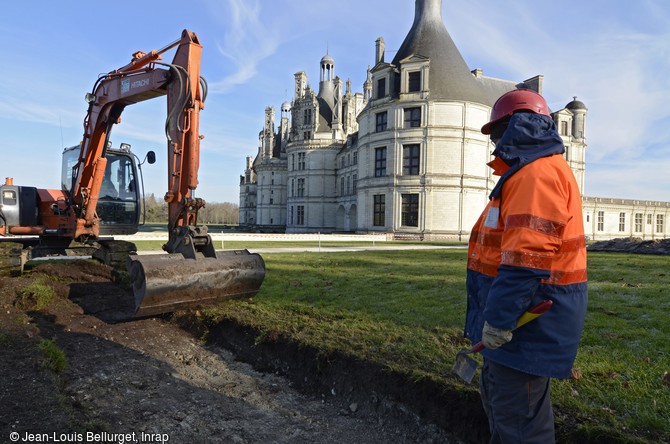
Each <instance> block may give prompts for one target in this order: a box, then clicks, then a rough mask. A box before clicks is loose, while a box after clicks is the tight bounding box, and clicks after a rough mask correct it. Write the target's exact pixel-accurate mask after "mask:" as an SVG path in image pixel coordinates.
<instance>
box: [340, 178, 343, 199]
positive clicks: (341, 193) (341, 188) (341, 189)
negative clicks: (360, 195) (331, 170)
mask: <svg viewBox="0 0 670 444" xmlns="http://www.w3.org/2000/svg"><path fill="white" fill-rule="evenodd" d="M340 196H344V177H340Z"/></svg>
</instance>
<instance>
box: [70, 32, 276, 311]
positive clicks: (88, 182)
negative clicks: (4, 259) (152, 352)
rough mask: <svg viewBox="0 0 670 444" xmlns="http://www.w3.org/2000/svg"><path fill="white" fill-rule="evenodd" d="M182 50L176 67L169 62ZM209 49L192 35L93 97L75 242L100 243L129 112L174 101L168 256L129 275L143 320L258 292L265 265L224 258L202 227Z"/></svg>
mask: <svg viewBox="0 0 670 444" xmlns="http://www.w3.org/2000/svg"><path fill="white" fill-rule="evenodd" d="M173 48H176V52H175V55H174V58H173V60H172V62H171V63H164V62H160V60H161V59H162V55H163V54H164V53H165V52H166V51H168V50H171V49H173ZM201 55H202V46H201V45H200V42H199V39H198V37H197V35H196V34H195V33H193V32H190V31H188V30H184V31H183V32H182V35H181V38H180V39H179V40H177V41H175V42H173V43H171V44H169V45H167V46H166V47H164V48H163V49H161V50H158V51H156V50H154V51H150V52H148V53H145V52H136V53H135V54H133V59H132V60H131V62H130V63H129V64H127V65H125V66H123V67H121V68H119V69H117V70H115V71H111V72H109V73H107V74H105V75H103V76H101V77H100V78H99V79H98V81H97V82H96V84H95V86H94V88H93V90H92V92H91V93H90V94H87V100H88V102H89V108H88V113H87V115H86V119H85V121H84V136H83V141H82V144H81V150H80V154H79V161H78V162H77V163H76V165H75V167H74V168H73V173H72V177H73V186H72V189H71V194H70V196H71V198H70V206H71V208H73V214H74V218H75V219H76V221H75V222H74V224H73V225H74V227H75V228H74V233H73V237H74V238H75V239H78V238H86V237H93V238H96V237H97V236H98V235H99V227H100V222H101V220H100V217H99V215H98V212H97V203H98V199H99V197H100V190H101V186H102V182H103V179H104V174H105V170H106V166H107V158H106V150H107V147H108V142H109V136H110V133H111V130H112V127H113V125H114V124H117V123H119V122H120V120H121V113H122V112H123V110H124V109H125V107H126V106H128V105H131V104H134V103H137V102H141V101H144V100H149V99H153V98H155V97H160V96H167V118H166V122H165V135H166V138H167V159H168V161H167V163H168V165H167V183H168V186H167V192H166V194H165V201H166V202H167V205H168V215H167V216H168V226H167V229H168V242H167V243H166V244H165V245H164V246H163V249H164V250H165V251H166V252H167V253H168V254H152V255H131V256H129V257H128V260H127V269H128V272H129V275H130V278H131V282H132V287H133V293H134V296H135V305H136V306H135V309H136V313H135V316H147V315H154V314H158V313H162V312H168V311H174V310H175V309H180V308H189V307H191V306H194V305H202V304H203V303H208V304H209V303H211V302H214V301H219V300H222V299H228V298H233V297H242V296H252V295H253V294H255V293H256V292H258V290H259V288H260V286H261V284H262V282H263V278H264V275H265V265H264V263H263V259H262V258H261V257H260V256H259V255H258V254H252V253H249V252H248V251H246V250H241V251H232V252H216V251H215V250H214V247H213V244H212V240H211V237H210V236H209V235H208V233H207V227H206V226H198V225H197V224H198V211H199V209H200V208H202V207H204V206H205V201H204V200H202V199H199V198H196V197H195V196H194V192H195V190H196V188H197V186H198V170H199V167H200V140H201V139H202V138H203V136H201V135H200V133H199V125H200V111H201V110H202V109H203V108H204V103H205V98H206V95H207V83H206V82H205V80H204V79H203V78H202V77H201V76H200V59H201Z"/></svg>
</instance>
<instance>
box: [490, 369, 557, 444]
mask: <svg viewBox="0 0 670 444" xmlns="http://www.w3.org/2000/svg"><path fill="white" fill-rule="evenodd" d="M550 385H551V379H550V378H545V377H542V376H535V375H529V374H528V373H524V372H520V371H518V370H514V369H511V368H509V367H505V366H504V365H500V364H496V363H495V362H492V361H490V360H488V359H484V366H483V367H482V372H481V378H480V380H479V390H480V393H481V397H482V403H483V405H484V410H485V411H486V416H487V417H488V419H489V427H490V430H491V441H490V443H491V444H521V443H526V444H530V443H537V444H552V443H555V442H556V437H555V434H554V412H553V410H552V408H551V390H550Z"/></svg>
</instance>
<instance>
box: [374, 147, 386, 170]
mask: <svg viewBox="0 0 670 444" xmlns="http://www.w3.org/2000/svg"><path fill="white" fill-rule="evenodd" d="M383 176H386V148H385V147H384V148H375V177H383Z"/></svg>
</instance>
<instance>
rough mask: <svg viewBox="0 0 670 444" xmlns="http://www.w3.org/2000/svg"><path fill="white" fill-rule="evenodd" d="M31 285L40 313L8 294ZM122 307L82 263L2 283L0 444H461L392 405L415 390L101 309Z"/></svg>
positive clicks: (478, 433) (246, 340) (245, 342)
mask: <svg viewBox="0 0 670 444" xmlns="http://www.w3.org/2000/svg"><path fill="white" fill-rule="evenodd" d="M36 281H37V282H40V281H41V282H44V283H45V284H48V285H49V286H51V287H52V288H53V289H54V290H55V292H56V296H55V298H53V299H52V300H51V302H49V304H48V305H47V306H46V307H44V308H40V309H36V308H38V302H39V301H38V297H37V296H35V297H31V295H30V294H28V295H26V294H25V293H23V297H19V296H18V294H19V293H18V291H19V290H20V289H22V288H25V287H26V286H27V285H28V284H29V283H31V282H36ZM131 299H132V296H131V295H130V293H129V292H128V291H126V290H124V288H123V287H122V286H120V285H117V284H116V283H114V278H113V273H112V270H111V269H110V268H109V267H106V266H103V265H101V264H97V263H94V262H91V261H78V262H69V261H68V262H62V263H57V264H54V263H45V264H43V265H40V266H39V267H37V268H36V269H34V270H33V271H32V272H31V273H29V274H27V275H24V276H22V277H2V278H0V374H1V375H2V377H1V379H0V381H1V383H0V442H10V441H9V438H10V434H11V433H12V432H17V433H19V436H20V440H19V441H18V442H22V439H23V437H24V436H25V434H26V433H32V434H37V433H42V434H47V436H48V437H49V438H50V439H51V441H50V442H54V438H56V439H58V438H61V442H63V441H65V440H63V439H62V438H63V434H67V437H69V441H70V442H86V440H85V439H86V438H87V436H86V433H87V432H91V433H98V435H97V436H98V438H101V439H103V440H102V441H98V442H121V439H120V437H119V436H115V435H113V434H132V433H134V434H135V435H134V436H133V438H134V439H135V440H136V442H143V441H142V438H149V437H151V438H154V441H157V438H161V437H169V441H170V442H188V443H219V442H220V443H261V442H262V443H273V442H276V443H416V442H426V443H431V442H433V443H438V442H439V443H443V442H447V443H448V442H461V441H459V440H457V439H456V438H454V436H452V435H451V434H449V433H447V432H445V431H444V429H442V428H440V427H438V426H436V425H434V424H433V423H431V422H429V421H427V420H426V419H425V418H429V419H430V418H431V416H435V415H437V413H436V412H435V411H434V410H435V406H428V407H425V408H423V409H422V408H421V405H420V403H419V402H418V401H417V402H416V403H412V402H410V403H409V405H406V404H403V403H401V402H398V401H397V398H396V397H395V396H394V390H395V392H402V391H413V390H418V392H417V393H416V396H414V399H417V400H418V399H420V397H421V396H422V392H424V391H430V390H432V389H433V388H432V387H430V386H429V385H428V386H416V387H409V386H406V384H405V382H406V381H402V380H400V379H393V378H392V377H389V378H382V379H383V380H384V381H385V382H383V383H380V380H377V378H375V377H374V375H376V374H379V372H380V369H377V368H374V367H373V366H370V364H366V363H359V365H352V363H351V362H349V361H348V360H346V359H343V358H341V357H337V356H331V357H317V356H312V355H310V353H305V354H304V355H303V356H302V360H303V361H304V362H303V365H299V366H295V363H296V362H297V361H299V359H300V356H297V353H299V351H296V350H297V349H296V348H295V347H289V346H288V345H287V344H286V343H285V342H282V341H281V340H278V341H275V342H273V343H267V344H261V345H259V344H254V339H253V332H249V331H247V330H245V329H244V328H240V327H239V326H236V325H232V324H222V325H220V326H217V327H216V328H215V329H214V330H212V331H211V332H210V334H209V340H208V342H207V343H203V342H202V341H201V340H200V339H199V334H200V331H199V328H200V324H199V323H198V322H197V318H196V317H195V315H194V314H183V315H181V316H172V317H169V318H168V317H162V318H149V319H141V320H135V321H131V322H114V321H116V320H118V318H117V317H116V315H117V314H115V313H116V312H114V311H113V310H111V307H112V303H114V304H118V303H119V301H121V302H122V303H123V304H131ZM43 340H53V342H54V344H55V345H56V346H57V347H58V348H59V349H60V350H62V351H63V352H64V353H65V356H66V359H67V366H66V367H65V369H64V370H62V371H55V370H52V369H49V368H47V366H46V365H45V361H46V358H45V354H44V352H43V351H42V350H41V349H40V348H39V346H38V345H39V344H40V342H41V341H43ZM283 353H285V354H286V355H287V356H288V355H289V354H290V355H291V357H290V359H282V354H283ZM240 359H244V360H246V361H248V362H251V363H253V364H255V365H254V366H255V367H256V369H254V368H253V367H252V366H251V365H250V364H247V363H243V362H240ZM326 361H327V364H328V365H324V362H326ZM391 376H392V375H391ZM417 387H418V388H417ZM408 399H412V398H411V397H409V398H408ZM413 404H414V405H413ZM445 408H447V409H448V407H447V406H445ZM454 414H455V415H461V416H466V415H467V413H466V412H460V413H458V412H455V413H452V415H454ZM461 419H463V418H461ZM470 420H471V421H472V423H470V424H469V425H468V424H466V423H464V424H465V425H468V426H469V427H472V428H471V430H473V429H474V431H473V433H472V436H470V438H472V439H473V440H475V441H477V440H480V439H482V438H483V437H484V434H485V433H486V432H485V431H482V430H477V429H478V427H477V426H476V424H481V420H482V418H481V417H477V416H476V415H475V417H473V418H471V419H470ZM466 422H467V421H466ZM103 433H107V435H104V434H103ZM142 433H144V434H150V435H142ZM77 434H80V435H77ZM155 434H162V435H155ZM163 434H164V435H163ZM105 438H107V439H108V441H104V439H105ZM131 442H132V441H131ZM144 442H148V439H145V441H144Z"/></svg>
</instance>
